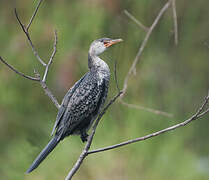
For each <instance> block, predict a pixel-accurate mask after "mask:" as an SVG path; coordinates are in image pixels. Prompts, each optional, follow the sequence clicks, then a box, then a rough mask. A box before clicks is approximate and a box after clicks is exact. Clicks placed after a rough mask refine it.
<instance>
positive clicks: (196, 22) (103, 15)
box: [0, 0, 209, 180]
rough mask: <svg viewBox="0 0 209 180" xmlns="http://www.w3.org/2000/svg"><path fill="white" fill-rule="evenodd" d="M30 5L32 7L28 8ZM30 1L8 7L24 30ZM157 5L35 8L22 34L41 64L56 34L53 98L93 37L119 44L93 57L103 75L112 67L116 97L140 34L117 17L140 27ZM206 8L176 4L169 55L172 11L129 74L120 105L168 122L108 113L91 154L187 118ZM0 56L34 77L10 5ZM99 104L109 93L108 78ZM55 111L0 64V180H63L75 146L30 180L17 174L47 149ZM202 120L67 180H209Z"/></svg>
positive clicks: (91, 161) (96, 162)
mask: <svg viewBox="0 0 209 180" xmlns="http://www.w3.org/2000/svg"><path fill="white" fill-rule="evenodd" d="M31 2H33V3H31ZM36 3H37V1H26V0H21V1H18V2H17V4H16V6H17V9H18V12H19V14H20V17H21V19H22V20H23V21H24V22H28V20H29V18H30V16H31V14H32V12H33V9H34V7H35V5H36ZM163 3H164V2H161V1H159V0H158V1H154V0H152V1H147V0H141V1H138V0H131V1H130V0H129V1H122V0H118V1H110V0H108V1H96V0H89V1H81V0H71V1H68V0H54V1H44V2H43V4H42V5H41V8H40V10H39V12H38V15H37V17H36V19H35V20H34V23H33V24H32V26H31V29H30V33H31V37H32V39H33V42H34V44H35V46H36V47H37V50H38V52H39V54H40V56H41V57H43V59H44V60H45V61H47V60H48V58H49V57H50V53H51V51H52V44H53V28H55V29H57V31H58V53H57V54H56V57H55V59H54V62H53V65H52V67H51V69H50V72H49V76H48V80H47V83H48V85H49V87H50V89H51V90H52V91H53V93H54V94H55V96H56V97H58V98H59V100H61V98H62V97H63V96H64V94H65V93H66V91H67V88H69V87H70V86H71V85H72V84H73V83H74V82H75V81H76V80H78V79H79V78H80V77H81V76H82V75H83V74H84V73H85V72H86V71H87V70H88V69H87V52H88V48H89V45H90V43H91V41H93V40H94V39H97V38H101V37H113V38H114V37H115V38H122V39H124V42H123V43H121V44H120V45H118V46H115V47H113V48H111V49H109V50H108V52H106V53H105V54H104V55H103V56H102V57H103V59H105V60H106V61H107V62H108V64H109V65H110V68H111V70H112V74H113V67H114V60H117V62H118V81H119V85H120V87H122V86H123V80H124V77H125V76H126V73H127V72H128V68H129V67H130V65H131V63H132V61H133V59H134V58H135V56H136V53H137V51H138V48H139V46H140V44H141V42H142V41H143V38H144V36H145V33H144V32H143V31H142V30H141V29H139V28H138V27H137V25H136V24H134V23H133V22H132V21H129V19H128V18H127V17H126V16H125V15H124V13H123V10H124V9H127V10H128V11H130V12H131V13H132V14H133V15H134V16H135V17H136V18H138V19H139V20H140V21H141V22H142V23H143V24H145V25H147V26H150V24H151V23H152V22H153V20H154V18H155V17H156V15H157V14H158V12H159V10H160V8H162V6H163ZM208 6H209V2H208V1H204V0H200V1H192V2H189V1H177V15H178V25H179V44H178V46H175V45H174V37H173V20H172V13H171V12H172V11H171V10H169V11H168V12H166V13H165V15H164V16H163V18H162V19H161V20H160V22H159V24H158V25H157V27H156V29H155V30H154V31H153V33H152V35H151V37H150V40H149V41H148V44H147V46H146V48H145V50H144V51H143V54H142V56H141V61H140V63H139V64H137V75H136V76H132V77H131V79H130V81H129V84H128V86H129V88H128V92H127V94H126V97H125V100H126V101H127V102H129V103H134V104H140V105H143V106H145V107H150V108H154V109H159V110H163V111H166V112H169V113H172V114H174V118H167V117H163V116H159V115H155V114H152V113H149V112H145V111H142V110H137V109H130V108H128V107H126V106H123V105H121V104H119V103H115V104H114V105H113V106H112V107H111V108H110V109H109V110H108V112H107V113H106V115H105V116H104V117H103V119H102V120H101V122H100V125H99V126H98V128H97V133H96V136H95V138H94V141H93V144H92V148H97V147H104V146H108V145H111V144H114V143H118V142H121V141H124V140H127V139H131V138H135V137H139V136H143V135H146V134H149V133H151V132H154V131H157V130H160V129H163V128H166V127H168V126H170V125H173V124H175V123H178V122H180V121H182V120H185V119H186V118H188V117H189V116H190V115H192V113H193V112H194V111H195V110H196V109H197V107H198V105H199V104H200V103H201V100H202V99H201V98H202V97H203V96H204V95H205V94H206V91H207V89H208V77H209V70H208V67H209V61H208V57H209V49H208V48H207V47H206V46H204V42H208V40H209V36H208V29H209V24H208ZM0 29H1V30H0V55H1V56H2V57H3V58H5V59H6V60H7V61H8V62H9V63H10V64H12V65H13V66H15V67H16V68H17V69H19V70H20V71H22V72H24V73H26V74H28V75H33V69H34V68H36V69H38V70H39V71H40V72H42V73H43V68H42V67H41V66H40V65H39V63H38V61H37V60H36V59H35V57H34V55H33V53H32V51H31V49H30V47H29V45H28V43H27V41H26V38H25V36H24V34H23V33H22V32H21V29H20V27H19V26H18V24H17V22H16V20H15V16H14V13H13V3H11V2H10V1H6V0H3V1H1V2H0ZM110 86H111V88H110V93H109V98H111V97H112V96H113V94H114V93H115V92H116V87H115V82H114V78H113V77H112V79H111V83H110ZM56 112H57V110H56V108H55V107H54V106H53V104H52V103H51V101H50V100H49V99H48V97H47V96H46V95H45V94H44V92H43V90H42V89H41V88H40V86H39V84H37V83H36V82H30V81H29V80H26V79H23V78H21V77H19V76H18V75H16V74H15V73H13V72H11V71H10V70H8V68H7V67H6V66H4V65H3V64H1V63H0V132H1V135H0V154H1V155H0V162H1V166H0V176H1V179H5V180H19V179H25V180H29V179H30V180H33V179H34V180H35V179H36V180H37V179H40V180H44V179H51V180H53V179H64V177H65V176H66V175H67V172H68V171H69V169H70V168H71V167H72V166H73V164H74V163H75V161H76V159H77V158H78V156H79V154H80V152H81V150H82V148H83V144H82V143H81V141H80V139H79V137H75V136H73V137H70V138H67V139H66V140H64V141H63V142H62V143H61V144H60V145H59V146H58V147H57V148H56V149H55V150H54V152H53V153H52V154H51V155H50V156H49V157H48V158H47V159H46V160H45V161H44V162H43V163H42V164H41V166H40V167H39V168H38V169H37V170H36V171H34V172H33V173H32V174H29V175H26V174H24V173H25V171H26V170H27V168H28V167H29V165H30V164H31V162H32V161H33V160H34V158H35V157H36V155H37V154H38V153H39V152H40V150H41V149H42V148H43V147H44V146H45V145H46V143H47V142H48V141H49V138H50V137H49V135H50V132H51V129H52V127H53V123H54V121H55V117H56ZM208 119H209V117H208V115H207V116H205V117H204V118H202V119H201V120H198V121H197V122H194V123H192V124H190V125H189V126H187V127H184V128H180V129H178V130H175V131H174V132H170V133H166V134H164V135H161V136H158V137H156V138H152V139H150V140H147V141H144V142H140V143H136V144H132V145H129V146H126V147H122V148H119V149H115V150H112V151H108V152H104V153H99V154H95V155H91V156H89V157H88V158H87V159H86V160H85V162H84V163H83V164H82V167H81V169H80V171H79V172H78V174H77V175H76V176H75V179H79V180H82V179H85V180H86V179H91V180H93V179H100V180H103V179H133V180H135V179H143V180H150V179H155V180H158V179H170V180H176V179H183V180H196V179H198V180H206V179H208V176H209V171H208V168H209V156H208V154H209V150H208V149H209V145H208V141H207V137H208V135H209V134H208V126H209V121H207V120H208Z"/></svg>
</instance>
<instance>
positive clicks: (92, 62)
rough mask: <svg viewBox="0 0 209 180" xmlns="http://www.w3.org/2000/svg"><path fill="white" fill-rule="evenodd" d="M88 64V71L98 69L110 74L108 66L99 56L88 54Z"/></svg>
mask: <svg viewBox="0 0 209 180" xmlns="http://www.w3.org/2000/svg"><path fill="white" fill-rule="evenodd" d="M88 66H89V69H90V71H97V72H98V71H100V72H104V73H107V74H108V75H109V74H110V69H109V66H108V65H107V63H106V62H104V61H103V60H102V59H101V58H100V57H99V56H96V55H91V54H90V53H89V54H88Z"/></svg>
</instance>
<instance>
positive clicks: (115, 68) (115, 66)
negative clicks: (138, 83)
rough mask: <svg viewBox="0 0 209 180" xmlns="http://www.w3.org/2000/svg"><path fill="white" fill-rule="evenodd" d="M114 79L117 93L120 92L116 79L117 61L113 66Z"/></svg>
mask: <svg viewBox="0 0 209 180" xmlns="http://www.w3.org/2000/svg"><path fill="white" fill-rule="evenodd" d="M114 78H115V83H116V87H117V90H118V92H120V88H119V85H118V78H117V61H115V65H114Z"/></svg>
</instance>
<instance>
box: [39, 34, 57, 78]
mask: <svg viewBox="0 0 209 180" xmlns="http://www.w3.org/2000/svg"><path fill="white" fill-rule="evenodd" d="M56 52H57V32H56V30H54V46H53V52H52V55H51V57H50V59H49V62H48V64H47V65H46V68H45V72H44V76H43V80H42V81H43V82H46V77H47V74H48V71H49V66H50V65H51V64H52V61H53V58H54V56H55V54H56Z"/></svg>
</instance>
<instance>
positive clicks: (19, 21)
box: [15, 0, 46, 66]
mask: <svg viewBox="0 0 209 180" xmlns="http://www.w3.org/2000/svg"><path fill="white" fill-rule="evenodd" d="M40 2H42V0H40V1H39V3H40ZM39 7H40V5H39V6H37V8H36V11H35V12H37V11H38V8H39ZM35 15H36V13H34V14H33V16H32V17H33V18H31V19H32V20H33V19H34V17H35ZM15 16H16V18H17V21H18V23H19V24H20V26H21V28H22V30H23V32H24V33H25V35H26V37H27V39H28V42H29V44H30V46H31V48H32V51H33V53H34V55H35V56H36V58H37V59H38V61H39V62H40V63H41V64H42V65H43V66H46V63H45V62H44V61H43V60H42V59H41V58H40V56H39V55H38V52H37V51H36V49H35V47H34V45H33V42H32V40H31V38H30V34H29V32H28V29H27V28H25V25H24V24H23V23H22V22H21V20H20V18H19V16H18V13H17V10H16V8H15ZM32 20H31V21H30V23H29V26H28V28H29V27H30V25H31V23H32Z"/></svg>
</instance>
